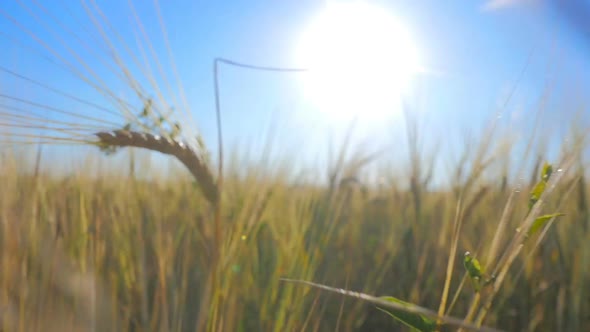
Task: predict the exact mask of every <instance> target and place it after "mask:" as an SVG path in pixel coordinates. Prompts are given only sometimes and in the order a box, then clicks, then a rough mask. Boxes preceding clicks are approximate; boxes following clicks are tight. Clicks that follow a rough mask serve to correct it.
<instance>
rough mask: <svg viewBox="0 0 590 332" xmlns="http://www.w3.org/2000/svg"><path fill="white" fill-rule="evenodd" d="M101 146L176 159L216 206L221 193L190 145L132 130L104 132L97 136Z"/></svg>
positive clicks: (198, 155)
mask: <svg viewBox="0 0 590 332" xmlns="http://www.w3.org/2000/svg"><path fill="white" fill-rule="evenodd" d="M95 135H96V136H97V137H98V138H99V140H100V144H103V145H107V146H114V147H137V148H144V149H148V150H152V151H158V152H161V153H164V154H167V155H171V156H174V157H176V159H178V160H180V162H182V163H183V164H184V166H186V168H188V170H189V171H190V172H191V174H192V175H193V176H194V177H195V179H196V180H197V182H198V183H199V185H200V188H201V191H202V192H203V194H204V195H205V197H206V198H207V200H208V201H209V202H210V203H211V204H213V205H215V204H217V201H218V199H219V193H218V190H217V186H216V183H215V180H214V178H213V175H212V173H211V171H210V169H209V167H208V166H207V164H206V162H205V161H204V159H203V158H202V157H201V156H200V154H199V153H198V152H197V151H196V150H195V148H193V147H191V146H190V145H188V144H186V143H184V142H182V141H180V140H172V139H168V138H165V137H162V136H158V135H153V134H149V133H141V132H136V131H130V130H114V131H103V132H98V133H96V134H95Z"/></svg>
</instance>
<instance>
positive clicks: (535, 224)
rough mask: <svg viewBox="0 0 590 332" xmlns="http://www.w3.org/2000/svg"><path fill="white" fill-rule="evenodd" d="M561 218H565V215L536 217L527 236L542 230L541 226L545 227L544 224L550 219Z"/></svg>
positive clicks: (556, 214) (555, 214)
mask: <svg viewBox="0 0 590 332" xmlns="http://www.w3.org/2000/svg"><path fill="white" fill-rule="evenodd" d="M561 216H565V214H563V213H553V214H546V215H543V216H540V217H537V219H535V221H533V224H532V225H531V228H529V231H528V233H527V235H528V236H531V235H533V234H535V233H536V232H537V231H538V230H539V229H541V228H543V226H545V224H546V223H547V222H548V221H549V220H551V218H557V217H561Z"/></svg>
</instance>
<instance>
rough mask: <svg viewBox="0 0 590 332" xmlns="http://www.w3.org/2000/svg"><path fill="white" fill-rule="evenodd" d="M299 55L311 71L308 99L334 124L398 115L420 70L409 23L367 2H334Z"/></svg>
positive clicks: (315, 24) (305, 37) (313, 27)
mask: <svg viewBox="0 0 590 332" xmlns="http://www.w3.org/2000/svg"><path fill="white" fill-rule="evenodd" d="M298 57H299V61H301V62H302V63H304V64H305V66H306V67H307V68H309V69H310V72H309V73H307V74H306V75H304V78H303V79H304V86H305V92H306V95H307V97H308V98H310V100H311V101H312V103H313V104H314V106H316V107H318V108H319V109H320V110H321V111H322V112H323V113H324V114H326V115H328V116H329V117H330V118H331V119H333V120H341V119H346V120H348V119H352V118H357V117H359V118H360V117H362V118H365V117H371V118H375V119H385V118H386V117H388V116H389V115H391V114H392V113H396V112H397V111H398V110H399V109H400V105H399V103H400V97H401V96H402V94H403V93H405V92H406V90H407V89H408V88H409V86H410V81H411V79H412V77H413V76H414V74H416V73H417V72H418V71H419V68H420V61H419V58H418V51H417V48H416V46H415V45H414V43H413V40H412V38H411V36H410V35H409V33H408V32H407V31H406V30H405V29H404V26H403V24H402V23H401V22H400V21H399V20H398V19H396V18H395V17H393V16H392V15H390V14H389V13H387V12H386V11H385V10H384V9H381V8H378V7H374V6H371V5H369V4H367V3H365V2H347V3H333V2H330V3H329V4H328V5H327V6H326V8H325V10H324V11H323V12H322V13H320V14H319V15H318V16H317V17H316V18H315V19H314V20H313V21H312V22H311V25H310V26H309V27H308V29H307V30H306V31H305V33H304V34H303V38H302V41H301V44H300V45H299V49H298Z"/></svg>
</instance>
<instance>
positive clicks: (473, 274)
mask: <svg viewBox="0 0 590 332" xmlns="http://www.w3.org/2000/svg"><path fill="white" fill-rule="evenodd" d="M463 266H464V267H465V270H467V273H468V274H469V278H470V279H471V281H472V282H473V287H474V288H475V291H476V292H479V289H480V288H481V286H480V281H481V280H482V278H483V271H482V269H481V264H479V261H478V260H477V258H475V257H473V256H471V253H470V252H469V251H466V252H465V258H464V259H463Z"/></svg>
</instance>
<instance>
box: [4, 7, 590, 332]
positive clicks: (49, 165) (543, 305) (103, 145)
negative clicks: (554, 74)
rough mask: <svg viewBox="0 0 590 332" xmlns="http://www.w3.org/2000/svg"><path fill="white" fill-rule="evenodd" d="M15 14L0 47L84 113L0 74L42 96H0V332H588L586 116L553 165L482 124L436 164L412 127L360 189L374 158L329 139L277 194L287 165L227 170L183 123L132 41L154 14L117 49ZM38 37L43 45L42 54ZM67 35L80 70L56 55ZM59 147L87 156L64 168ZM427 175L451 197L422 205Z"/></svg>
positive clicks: (100, 30)
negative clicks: (31, 61)
mask: <svg viewBox="0 0 590 332" xmlns="http://www.w3.org/2000/svg"><path fill="white" fill-rule="evenodd" d="M156 3H157V2H156ZM26 6H28V7H26V8H28V9H29V10H31V12H30V15H33V16H34V17H36V22H37V23H38V25H37V26H23V25H22V24H21V25H19V22H20V21H19V18H18V17H14V16H12V15H11V13H10V12H7V11H4V10H2V17H3V20H6V21H7V22H8V21H10V22H12V23H14V24H16V25H18V26H21V28H20V32H21V33H22V35H19V36H11V37H14V38H12V39H11V40H13V43H14V45H17V46H18V47H19V48H21V47H22V49H23V50H24V52H26V53H27V54H28V55H30V56H38V57H45V58H48V59H50V60H51V62H50V64H49V65H50V66H53V67H55V68H57V67H59V68H62V69H64V70H65V72H67V73H69V74H70V75H72V76H73V77H76V78H77V79H78V80H80V82H82V83H81V84H84V85H86V86H87V87H89V88H91V90H92V91H94V92H93V93H96V94H97V95H100V96H101V97H100V98H99V100H100V101H101V102H100V103H98V104H97V103H94V102H90V101H89V100H87V99H86V98H84V97H80V96H78V95H74V94H71V93H69V92H68V91H65V90H64V89H63V88H61V87H60V85H59V82H58V81H57V80H49V79H47V78H45V79H44V78H43V77H42V75H40V76H38V77H29V76H25V75H22V74H20V72H21V70H22V68H19V67H15V68H7V67H4V66H2V67H1V68H0V70H1V72H2V75H3V77H10V78H11V79H14V80H19V81H24V82H25V83H26V84H30V85H32V86H35V87H36V88H37V89H39V90H32V91H35V92H34V93H29V91H31V90H28V89H24V88H23V89H12V88H10V87H0V99H1V100H2V103H1V105H0V123H1V127H0V137H1V140H2V141H1V150H0V183H1V184H2V188H1V189H0V222H1V226H0V248H1V250H0V266H1V268H0V331H6V332H8V331H199V332H200V331H277V332H279V331H280V332H282V331H406V330H410V329H411V328H415V329H417V330H421V331H447V330H457V329H460V330H482V331H483V330H502V331H585V330H588V329H590V229H589V228H590V212H589V209H590V198H589V197H588V189H590V186H589V184H588V182H587V181H586V179H587V178H586V176H587V171H586V170H587V169H588V159H587V155H588V154H587V151H588V149H589V148H590V146H589V144H588V137H587V132H588V130H587V129H588V127H587V125H586V124H585V123H584V122H583V121H579V120H578V121H576V119H571V120H570V122H569V123H571V125H569V127H568V129H567V135H566V139H564V140H563V141H562V142H558V143H559V145H560V148H559V150H558V151H559V153H558V156H556V157H555V156H551V158H550V156H549V154H548V153H547V149H546V148H545V145H546V140H547V134H546V131H545V130H544V128H541V127H537V126H533V127H534V128H533V129H532V130H530V131H527V132H520V133H517V134H520V135H522V136H525V137H526V140H525V141H526V143H527V144H526V149H525V152H524V153H522V154H521V153H518V154H517V153H516V152H515V151H514V150H513V149H512V148H511V147H512V145H511V144H513V141H512V139H513V137H514V134H515V133H514V132H512V131H511V130H510V129H509V128H501V127H497V126H495V124H494V123H490V124H489V126H488V128H489V130H488V131H485V132H483V133H482V134H481V135H480V136H479V137H476V138H475V139H472V140H470V144H465V146H462V147H460V148H459V151H460V155H459V157H458V158H456V161H455V162H454V163H452V164H451V165H450V166H449V167H448V168H445V169H438V168H436V167H435V166H434V165H435V163H434V159H435V158H436V156H435V155H431V154H429V153H428V152H426V151H425V150H424V149H422V148H421V145H420V144H419V142H420V141H421V140H422V139H423V138H424V137H425V135H428V133H427V132H421V131H420V130H419V126H418V124H417V123H418V122H419V119H412V118H411V116H409V115H407V116H408V117H409V118H408V119H407V122H406V128H405V129H406V131H407V139H406V141H405V142H404V144H406V145H407V147H408V155H407V156H406V158H405V159H404V160H399V161H398V162H399V164H403V165H409V167H407V168H405V169H404V170H400V169H399V168H396V169H395V170H394V169H392V168H389V167H387V165H386V166H383V167H377V168H378V174H377V176H376V177H377V178H379V179H381V180H380V181H379V182H378V183H376V182H374V181H370V177H369V176H368V175H367V172H366V168H367V167H368V166H370V165H375V164H377V165H379V155H373V154H370V153H366V152H365V151H362V150H353V149H352V147H351V146H349V144H347V143H346V142H344V143H343V144H342V145H341V148H340V150H339V151H336V153H334V155H333V156H332V157H333V158H332V159H331V160H332V162H331V163H330V164H329V165H328V167H327V169H323V170H317V171H316V174H315V175H314V177H312V180H297V179H295V180H294V177H293V176H292V175H293V174H298V173H300V172H301V171H302V170H301V169H298V168H297V166H295V165H296V163H294V162H292V160H288V159H287V158H285V160H284V161H282V162H278V163H274V164H272V166H268V165H267V164H266V165H265V159H264V158H261V160H260V161H258V162H252V161H245V160H242V158H241V157H240V156H241V154H240V153H241V151H226V153H225V155H223V149H222V148H223V145H219V144H220V143H219V142H215V141H211V142H205V141H204V139H203V137H202V135H200V134H199V132H198V130H197V129H196V127H191V125H188V126H187V125H186V123H192V122H190V121H188V119H191V120H192V119H193V117H194V114H192V113H191V110H190V108H189V107H188V104H187V103H186V98H185V96H184V90H183V89H182V85H181V84H179V81H178V80H177V78H176V74H177V72H178V70H177V69H176V68H175V67H174V63H173V62H171V63H168V62H167V61H164V60H165V59H161V58H160V57H159V56H158V55H157V54H156V53H154V52H152V51H150V49H152V47H153V44H152V43H155V42H156V40H157V38H158V37H157V36H149V37H148V36H145V35H141V34H142V33H145V31H144V27H145V26H149V25H155V26H160V24H161V23H162V22H160V21H159V19H158V17H159V16H158V15H159V14H158V13H159V11H160V9H159V7H157V6H156V7H155V13H156V14H158V15H156V18H155V19H154V18H152V19H153V20H152V21H142V19H141V18H137V21H136V22H135V23H134V24H135V26H136V27H137V30H138V33H139V34H140V35H141V38H138V40H137V41H134V42H137V43H138V45H140V46H139V47H138V48H137V49H134V48H130V47H129V45H131V44H132V42H130V41H126V40H124V39H122V38H121V36H119V35H118V34H117V29H115V28H113V26H111V23H110V21H109V17H108V16H107V15H105V14H104V13H103V12H102V11H101V8H100V6H99V5H98V4H97V3H95V2H94V1H90V2H86V1H82V2H80V4H78V6H81V8H82V9H81V10H82V11H81V12H83V13H85V15H87V16H86V18H87V22H86V23H87V24H85V25H84V27H86V28H88V29H90V30H89V31H86V30H85V31H82V30H80V31H78V30H76V29H74V27H72V26H64V25H61V24H60V22H61V23H63V22H64V21H63V20H61V19H60V17H55V16H52V15H50V13H51V11H50V10H48V9H47V8H46V7H43V5H42V4H40V3H37V2H33V3H29V4H27V5H26ZM131 13H135V12H134V11H133V7H131ZM35 15H39V16H35ZM64 15H66V14H64ZM44 29H51V31H53V32H54V33H55V36H54V37H52V38H49V37H48V39H47V40H45V39H43V38H41V37H39V36H40V31H41V30H44ZM161 29H162V30H164V31H165V25H164V24H161ZM82 33H85V35H84V36H85V37H88V38H80V39H78V38H75V39H73V40H77V41H78V43H80V45H79V46H82V48H81V49H83V50H84V51H81V53H76V51H75V50H72V49H70V48H68V45H64V44H63V43H62V41H63V40H62V39H60V36H66V35H69V36H78V34H82ZM163 36H164V37H162V38H163V41H164V42H162V44H161V45H164V46H165V45H166V42H165V41H166V37H165V34H163ZM151 38H153V39H151ZM15 47H16V46H15ZM85 52H87V53H85ZM142 52H143V53H142ZM86 56H96V57H99V58H101V59H103V60H104V63H105V67H104V68H91V67H88V64H87V63H86V62H85V57H86ZM212 61H213V59H212ZM219 64H220V63H219V62H215V68H216V69H217V66H218V65H219ZM166 66H168V67H169V69H167V70H162V69H161V68H162V67H166ZM103 75H104V76H107V75H113V76H116V77H119V79H120V81H121V82H122V84H123V88H122V89H124V93H122V92H121V91H119V90H116V89H113V88H111V87H109V86H107V85H105V84H104V81H103V78H104V76H103ZM25 83H22V84H25ZM38 91H42V92H43V93H41V92H38ZM170 91H172V93H170ZM45 93H47V94H48V93H52V94H54V95H58V96H60V98H64V99H65V100H69V101H70V102H71V103H72V104H71V105H72V106H71V107H70V108H68V109H63V108H61V107H59V106H56V103H55V99H52V98H49V97H46V96H47V95H46V94H45ZM122 95H125V96H127V97H126V98H123V97H121V96H122ZM75 105H77V106H75ZM80 105H84V107H83V108H85V109H92V112H84V111H81V109H82V107H81V106H80ZM174 105H183V107H182V112H171V111H169V110H170V109H171V108H172V107H173V106H174ZM533 111H534V110H533ZM212 112H213V110H212ZM540 113H541V112H537V113H535V114H537V115H538V116H541V115H540ZM197 120H199V119H197ZM492 122H493V121H492ZM181 124H182V126H181ZM220 141H221V140H220ZM63 146H66V147H75V148H80V152H79V155H80V156H81V157H80V159H81V160H83V161H82V162H77V163H72V164H73V166H71V167H70V168H68V169H67V170H66V171H63V170H62V171H59V170H60V169H61V168H62V167H65V166H60V165H59V163H60V159H61V158H64V157H61V156H60V154H59V152H60V151H66V150H60V148H61V147H63ZM52 148H54V150H51V151H54V152H53V153H55V155H53V156H52V157H48V154H47V153H45V152H46V151H49V150H44V149H52ZM351 150H353V153H349V152H350V151H351ZM67 151H70V150H67ZM76 151H78V150H76ZM211 151H216V152H217V153H219V155H218V154H217V153H212V152H211ZM152 154H157V155H159V156H163V158H164V157H165V158H169V159H170V160H175V161H174V162H173V164H172V165H173V168H174V176H170V175H162V174H159V173H158V172H157V170H155V167H151V168H150V167H148V166H147V164H148V163H149V162H148V161H147V160H148V159H149V157H148V156H149V155H152ZM111 155H113V156H111ZM117 156H119V157H121V156H122V157H124V158H119V159H117ZM109 165H111V166H109ZM269 168H270V169H269ZM373 175H374V174H373ZM436 177H444V178H445V179H447V180H448V183H449V184H448V185H446V186H443V187H440V188H436V189H433V188H434V186H433V185H432V182H433V179H434V178H436ZM466 252H469V254H468V255H466ZM472 258H475V259H476V260H477V261H478V263H479V264H477V265H480V266H476V269H475V270H473V269H470V268H471V267H473V266H474V265H473V263H472V262H473V260H469V259H472ZM468 264H471V265H468ZM480 273H481V275H480ZM322 285H324V286H328V287H333V288H337V289H336V290H334V289H331V290H330V289H328V290H326V289H325V288H324V289H321V287H322ZM343 290H349V291H351V292H356V293H350V292H349V293H347V292H346V291H343ZM384 296H390V297H393V298H386V297H384ZM399 300H402V301H404V302H400V301H399ZM379 301H380V302H379ZM384 311H386V312H384Z"/></svg>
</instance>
